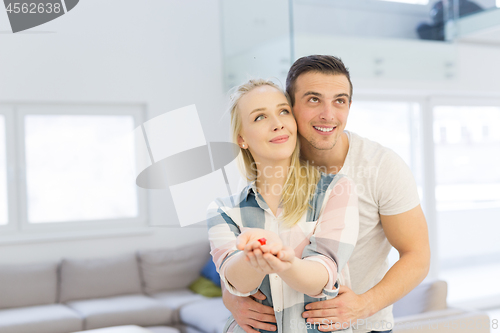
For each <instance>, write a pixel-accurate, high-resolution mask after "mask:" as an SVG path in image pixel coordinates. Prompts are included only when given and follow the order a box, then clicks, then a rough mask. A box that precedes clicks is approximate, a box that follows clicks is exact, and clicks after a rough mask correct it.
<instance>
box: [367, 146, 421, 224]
mask: <svg viewBox="0 0 500 333" xmlns="http://www.w3.org/2000/svg"><path fill="white" fill-rule="evenodd" d="M376 182H377V183H376V187H375V188H376V198H377V200H378V206H379V213H380V214H381V215H397V214H401V213H404V212H407V211H409V210H410V209H412V208H415V207H416V206H418V205H419V204H420V198H419V196H418V191H417V184H416V182H415V178H414V177H413V174H412V172H411V170H410V168H409V167H408V165H406V163H405V161H404V160H403V159H402V158H401V157H400V156H399V155H398V154H396V153H395V152H393V151H392V150H389V149H388V150H387V153H385V154H384V157H383V159H382V161H381V163H380V166H379V172H378V174H377V180H376Z"/></svg>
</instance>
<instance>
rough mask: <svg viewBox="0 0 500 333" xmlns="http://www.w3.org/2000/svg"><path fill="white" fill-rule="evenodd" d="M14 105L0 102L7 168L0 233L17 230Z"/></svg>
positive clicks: (17, 171) (10, 232)
mask: <svg viewBox="0 0 500 333" xmlns="http://www.w3.org/2000/svg"><path fill="white" fill-rule="evenodd" d="M15 110H16V109H15V107H14V105H11V104H0V114H1V115H3V116H4V117H5V118H4V119H5V155H6V156H5V157H6V169H7V175H6V176H7V212H8V214H7V224H3V225H0V233H2V234H12V233H14V232H16V231H18V230H19V225H18V224H17V223H16V221H18V213H19V207H18V191H17V189H18V182H19V177H18V174H19V170H18V168H17V167H16V149H15V148H16V147H15V145H14V144H9V143H11V142H12V143H14V142H15V126H16V124H15Z"/></svg>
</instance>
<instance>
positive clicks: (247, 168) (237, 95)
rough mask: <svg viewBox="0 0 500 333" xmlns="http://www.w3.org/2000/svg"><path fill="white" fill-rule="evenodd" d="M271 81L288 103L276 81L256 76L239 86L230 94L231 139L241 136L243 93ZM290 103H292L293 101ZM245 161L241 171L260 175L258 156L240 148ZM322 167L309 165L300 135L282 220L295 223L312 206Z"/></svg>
mask: <svg viewBox="0 0 500 333" xmlns="http://www.w3.org/2000/svg"><path fill="white" fill-rule="evenodd" d="M264 85H268V86H271V87H273V88H276V89H277V90H279V91H280V92H282V93H283V94H284V95H285V96H286V98H287V100H288V102H289V104H290V98H289V96H288V95H287V94H286V93H285V92H284V91H283V90H282V89H281V88H280V87H279V86H278V85H276V84H275V83H274V82H272V81H269V80H264V79H253V80H249V81H248V82H246V83H244V84H242V85H240V86H238V87H237V88H236V89H235V92H234V93H233V94H232V95H231V97H230V104H229V112H230V113H231V132H232V140H233V142H234V143H235V144H238V136H239V135H240V132H241V114H240V111H239V109H238V102H239V101H240V99H241V97H243V96H244V95H245V94H246V93H248V92H250V91H251V90H253V89H254V88H257V87H260V86H264ZM290 105H291V104H290ZM240 151H241V156H242V161H241V160H240V161H239V163H240V164H239V167H240V171H241V172H242V174H243V175H244V176H245V177H246V178H247V179H248V180H249V181H254V180H256V179H257V169H256V168H253V166H254V165H255V160H254V158H253V156H252V154H251V153H250V151H249V150H248V149H243V148H240ZM319 178H320V173H319V171H318V170H317V169H316V168H315V167H313V166H311V165H309V163H307V162H305V161H304V160H302V159H301V157H300V142H299V138H298V137H297V143H296V145H295V149H294V151H293V153H292V156H291V162H290V168H289V171H288V175H287V179H286V181H285V186H284V188H283V191H282V194H281V203H282V205H283V210H284V213H283V220H284V223H285V224H286V225H288V226H290V227H291V226H293V225H294V224H295V223H297V222H298V221H299V219H300V218H301V217H302V215H303V214H304V213H305V212H306V210H307V209H308V208H309V206H310V204H309V201H310V200H311V198H312V196H313V195H314V192H315V191H316V184H317V182H318V181H319Z"/></svg>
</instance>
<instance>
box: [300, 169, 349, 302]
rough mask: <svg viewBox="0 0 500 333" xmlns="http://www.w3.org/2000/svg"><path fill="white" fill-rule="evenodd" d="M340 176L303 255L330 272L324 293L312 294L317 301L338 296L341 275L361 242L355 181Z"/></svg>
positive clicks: (329, 191)
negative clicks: (358, 240)
mask: <svg viewBox="0 0 500 333" xmlns="http://www.w3.org/2000/svg"><path fill="white" fill-rule="evenodd" d="M336 177H340V179H339V180H338V181H337V182H336V183H334V184H333V186H332V184H331V185H330V186H329V188H328V190H327V195H328V196H325V197H326V198H327V199H326V203H324V207H323V210H322V213H321V215H320V216H319V219H318V222H317V225H316V228H315V230H314V232H313V234H312V236H311V238H310V239H309V245H307V246H306V247H305V248H304V251H303V253H302V258H303V259H305V260H311V261H316V262H319V263H320V264H322V265H323V266H324V267H325V268H326V270H327V271H328V282H327V283H326V285H325V287H324V288H323V291H322V293H320V294H318V295H309V296H311V297H315V298H320V297H328V298H333V297H336V296H337V294H338V286H339V283H338V278H339V275H340V272H341V271H342V269H343V268H344V266H345V265H346V264H347V261H348V260H349V258H350V256H351V254H352V252H353V250H354V246H355V245H356V241H357V239H358V231H359V210H358V196H357V194H356V191H355V185H354V182H353V181H352V180H350V179H349V178H347V177H345V176H341V175H337V176H336ZM332 183H333V182H332Z"/></svg>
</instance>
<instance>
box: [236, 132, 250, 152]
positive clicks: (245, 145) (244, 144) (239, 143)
mask: <svg viewBox="0 0 500 333" xmlns="http://www.w3.org/2000/svg"><path fill="white" fill-rule="evenodd" d="M238 146H240V148H243V149H248V145H247V144H246V143H245V140H244V139H243V138H242V137H241V135H238Z"/></svg>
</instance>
